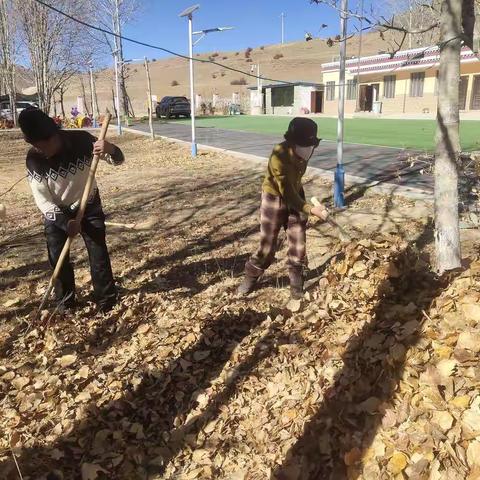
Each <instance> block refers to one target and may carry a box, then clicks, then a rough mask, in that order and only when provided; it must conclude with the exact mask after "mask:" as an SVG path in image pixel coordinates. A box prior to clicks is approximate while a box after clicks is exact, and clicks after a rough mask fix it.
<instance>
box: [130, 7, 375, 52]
mask: <svg viewBox="0 0 480 480" xmlns="http://www.w3.org/2000/svg"><path fill="white" fill-rule="evenodd" d="M141 3H142V5H143V7H142V9H141V11H140V12H139V13H138V15H137V18H136V19H135V20H134V21H133V22H130V23H129V24H128V25H126V26H125V27H124V29H123V32H122V33H123V34H124V35H126V36H130V37H132V38H136V39H141V40H143V41H145V42H147V43H152V44H155V45H160V46H162V47H165V48H168V49H170V50H174V51H177V52H179V53H186V52H187V51H188V43H187V42H188V37H187V20H186V19H184V18H179V17H178V14H179V13H180V12H181V11H182V10H184V9H185V8H186V7H189V6H191V5H192V4H195V3H199V4H200V9H199V10H198V11H197V12H196V13H195V16H194V29H195V30H197V29H198V30H201V29H203V28H212V27H218V26H233V27H235V29H234V30H232V31H227V32H221V33H211V34H209V35H208V36H207V37H205V38H204V39H203V40H202V41H201V42H200V43H199V44H198V46H197V47H195V49H196V50H195V51H196V52H212V51H217V50H220V51H225V50H242V49H245V48H247V47H258V46H261V45H270V44H274V43H280V40H281V27H280V25H281V22H280V14H281V13H282V12H284V13H285V41H286V42H291V41H295V40H301V39H302V38H303V37H304V35H305V32H306V31H309V32H311V33H312V34H313V35H314V36H322V37H328V36H330V35H335V34H337V33H338V31H339V19H338V12H336V11H335V10H333V9H331V8H330V7H328V6H325V5H315V4H311V3H310V1H309V0H243V1H242V2H234V1H232V0H197V1H195V0H193V1H192V0H143V1H142V2H141ZM356 3H357V0H351V1H350V4H351V5H352V6H355V4H356ZM367 3H369V1H367V2H366V4H367ZM322 23H325V24H327V25H328V27H327V28H325V29H324V30H322V31H320V25H321V24H322ZM124 50H125V57H126V58H127V57H128V58H139V57H143V56H144V55H146V56H147V57H148V58H161V57H162V56H165V55H164V54H162V53H161V52H158V51H154V50H152V49H148V48H145V47H142V46H138V45H133V44H131V43H129V42H125V44H124Z"/></svg>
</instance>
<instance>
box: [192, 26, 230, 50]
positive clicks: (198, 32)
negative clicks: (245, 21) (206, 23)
mask: <svg viewBox="0 0 480 480" xmlns="http://www.w3.org/2000/svg"><path fill="white" fill-rule="evenodd" d="M233 28H234V27H215V28H206V29H205V30H198V31H197V32H193V35H200V37H199V38H197V39H196V40H195V41H194V42H193V46H195V45H196V44H197V43H198V42H199V41H200V40H201V39H202V38H204V37H205V35H207V34H208V33H212V32H224V31H225V30H233Z"/></svg>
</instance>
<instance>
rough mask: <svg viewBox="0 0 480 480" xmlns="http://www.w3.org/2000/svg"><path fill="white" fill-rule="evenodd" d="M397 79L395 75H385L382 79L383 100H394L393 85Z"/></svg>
mask: <svg viewBox="0 0 480 480" xmlns="http://www.w3.org/2000/svg"><path fill="white" fill-rule="evenodd" d="M396 83H397V77H396V76H395V75H387V76H385V77H383V88H384V90H383V96H384V97H385V98H395V85H396Z"/></svg>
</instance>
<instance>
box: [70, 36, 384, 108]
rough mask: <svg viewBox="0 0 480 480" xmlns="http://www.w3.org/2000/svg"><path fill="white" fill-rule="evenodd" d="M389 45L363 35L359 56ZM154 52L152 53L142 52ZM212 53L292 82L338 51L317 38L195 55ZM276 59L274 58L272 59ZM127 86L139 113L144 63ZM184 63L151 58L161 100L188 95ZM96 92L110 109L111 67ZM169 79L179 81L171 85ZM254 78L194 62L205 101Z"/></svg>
mask: <svg viewBox="0 0 480 480" xmlns="http://www.w3.org/2000/svg"><path fill="white" fill-rule="evenodd" d="M358 48H359V47H358V37H354V38H352V39H350V40H349V41H348V46H347V51H348V55H358ZM388 48H389V44H388V42H387V41H385V40H382V39H381V38H380V37H379V35H378V33H376V32H372V33H368V34H366V35H364V37H363V44H362V52H361V53H362V55H372V54H376V53H377V52H378V51H379V50H387V49H388ZM145 53H146V54H148V55H154V53H153V54H152V53H151V51H150V52H149V51H146V52H145ZM213 55H214V56H215V57H214V61H216V62H218V63H222V64H224V65H226V66H227V67H230V68H235V69H238V70H242V71H244V72H250V69H251V67H252V65H255V64H257V63H258V64H260V71H261V75H262V76H264V77H268V78H271V79H275V80H288V81H292V80H296V81H300V80H301V81H311V82H321V80H322V72H321V64H322V63H325V62H328V61H331V60H332V58H333V57H334V56H335V55H338V45H334V46H333V47H329V46H328V45H327V42H326V40H323V39H315V40H312V41H311V42H304V41H302V42H293V43H288V44H285V45H269V46H265V47H260V48H254V49H252V51H251V52H250V58H246V52H245V51H238V52H235V51H231V52H213V53H211V54H201V55H200V54H197V55H196V56H197V57H198V58H199V59H202V60H208V58H209V57H210V56H213ZM275 57H276V58H275ZM129 72H130V73H129V78H128V81H127V89H128V93H129V96H130V98H131V101H132V104H133V108H134V111H135V114H137V115H138V114H142V113H144V112H145V110H146V79H145V71H144V68H143V65H142V64H132V65H130V66H129ZM188 72H189V71H188V63H187V61H186V60H184V59H181V58H167V59H163V60H158V61H155V62H152V63H151V65H150V73H151V79H152V94H153V95H157V97H158V98H159V99H160V98H161V97H163V96H164V95H185V96H189V80H188ZM96 76H97V83H96V88H97V96H98V100H99V105H100V109H101V110H103V109H105V107H108V108H110V109H112V91H113V87H114V74H113V70H112V69H106V70H103V71H100V72H97V75H96ZM242 78H244V79H245V80H246V83H247V85H231V82H232V81H236V80H240V79H242ZM83 82H84V85H85V89H86V96H87V101H88V102H90V98H89V97H90V88H89V80H88V78H85V77H84V79H83ZM172 82H178V85H177V86H172ZM255 84H256V80H255V78H252V77H248V76H246V75H243V74H241V73H237V72H232V71H229V70H227V69H224V68H221V67H218V66H216V65H212V64H209V63H206V64H205V63H196V64H195V85H196V91H197V93H199V94H200V95H202V97H204V98H205V99H207V100H208V99H210V100H211V98H212V95H213V94H214V93H217V94H218V95H220V97H227V98H231V96H232V93H234V92H238V93H240V95H241V97H242V99H246V98H247V96H248V90H247V86H248V85H255ZM78 95H82V88H81V83H80V79H79V78H76V79H74V80H73V81H72V82H71V85H70V88H69V89H68V91H67V94H66V96H65V102H66V103H65V107H66V108H67V109H68V110H70V108H71V105H74V104H76V97H77V96H78Z"/></svg>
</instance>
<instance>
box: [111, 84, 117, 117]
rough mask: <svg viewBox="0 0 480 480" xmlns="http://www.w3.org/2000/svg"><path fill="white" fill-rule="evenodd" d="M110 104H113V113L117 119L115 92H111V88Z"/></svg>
mask: <svg viewBox="0 0 480 480" xmlns="http://www.w3.org/2000/svg"><path fill="white" fill-rule="evenodd" d="M112 103H113V111H114V112H115V117H116V118H118V112H117V102H115V92H114V91H113V88H112Z"/></svg>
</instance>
